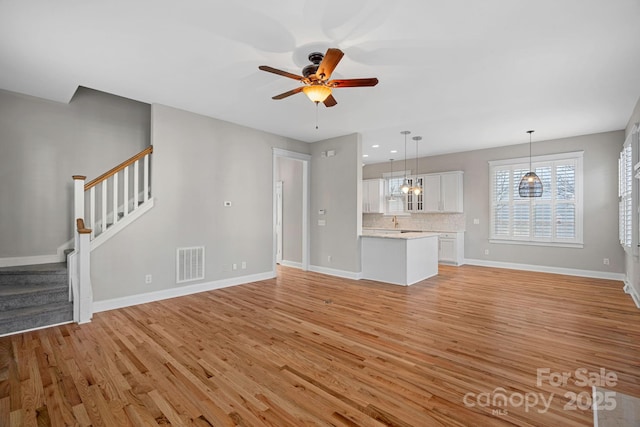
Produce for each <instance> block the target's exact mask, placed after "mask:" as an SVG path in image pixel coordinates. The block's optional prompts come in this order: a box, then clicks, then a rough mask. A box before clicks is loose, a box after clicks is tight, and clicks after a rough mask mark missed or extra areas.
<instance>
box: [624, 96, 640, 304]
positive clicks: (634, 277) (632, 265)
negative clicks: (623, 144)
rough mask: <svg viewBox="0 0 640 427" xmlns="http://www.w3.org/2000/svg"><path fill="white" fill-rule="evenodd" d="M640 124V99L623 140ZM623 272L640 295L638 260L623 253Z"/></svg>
mask: <svg viewBox="0 0 640 427" xmlns="http://www.w3.org/2000/svg"><path fill="white" fill-rule="evenodd" d="M638 122H640V99H638V102H637V103H636V107H635V108H634V110H633V113H631V118H630V119H629V123H628V124H627V128H626V129H625V133H624V135H625V139H626V137H627V136H628V135H629V134H630V133H631V130H632V128H633V126H634V125H635V124H636V123H638ZM638 182H639V181H637V180H634V184H637V183H638ZM625 272H626V276H627V281H628V282H629V283H630V284H631V286H633V288H634V289H635V291H636V294H637V295H640V260H639V259H638V257H637V256H633V255H626V252H625Z"/></svg>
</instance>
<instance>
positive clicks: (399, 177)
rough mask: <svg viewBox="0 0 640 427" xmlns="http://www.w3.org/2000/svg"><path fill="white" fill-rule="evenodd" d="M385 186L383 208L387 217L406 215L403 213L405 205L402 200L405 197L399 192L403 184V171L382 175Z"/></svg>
mask: <svg viewBox="0 0 640 427" xmlns="http://www.w3.org/2000/svg"><path fill="white" fill-rule="evenodd" d="M382 176H383V178H384V180H385V181H384V182H385V186H384V196H385V203H386V205H385V207H386V214H387V215H403V214H405V213H406V211H405V203H404V198H405V195H404V193H402V191H401V190H400V187H401V186H402V183H403V182H404V176H405V172H404V171H397V172H393V175H391V173H390V172H387V173H384V174H383V175H382Z"/></svg>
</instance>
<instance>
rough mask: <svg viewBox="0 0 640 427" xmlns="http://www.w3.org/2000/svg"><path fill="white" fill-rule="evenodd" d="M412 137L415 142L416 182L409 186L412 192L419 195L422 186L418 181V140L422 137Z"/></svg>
mask: <svg viewBox="0 0 640 427" xmlns="http://www.w3.org/2000/svg"><path fill="white" fill-rule="evenodd" d="M412 139H413V140H414V141H415V142H416V178H415V180H416V182H415V185H414V186H413V187H411V191H412V192H413V194H415V195H416V196H418V195H420V193H422V187H420V183H418V142H419V141H420V140H421V139H422V137H421V136H414V137H413V138H412Z"/></svg>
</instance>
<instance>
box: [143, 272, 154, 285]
mask: <svg viewBox="0 0 640 427" xmlns="http://www.w3.org/2000/svg"><path fill="white" fill-rule="evenodd" d="M151 282H153V276H151V275H150V274H147V275H146V276H144V283H147V284H149V283H151Z"/></svg>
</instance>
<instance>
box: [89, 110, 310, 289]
mask: <svg viewBox="0 0 640 427" xmlns="http://www.w3.org/2000/svg"><path fill="white" fill-rule="evenodd" d="M152 142H153V145H154V153H153V159H152V180H153V188H154V198H155V206H154V208H153V209H151V211H149V212H148V213H147V214H145V215H144V216H143V217H141V218H140V219H138V220H137V221H135V222H134V223H133V224H131V225H130V226H129V227H127V228H126V229H124V230H123V231H122V232H120V233H119V234H117V235H116V236H114V237H113V238H112V239H111V240H109V241H108V242H107V243H105V244H104V245H102V246H100V247H99V248H97V249H96V250H94V251H93V252H92V254H91V260H92V267H91V268H92V271H91V277H92V283H93V289H94V299H95V300H96V301H101V300H106V299H111V298H116V297H123V296H129V295H135V294H142V293H148V292H153V291H158V290H163V289H169V288H175V287H178V286H181V285H177V284H176V268H175V263H176V261H175V259H176V249H177V248H178V247H190V246H204V247H205V253H206V269H205V270H206V271H205V273H206V274H205V279H204V282H209V281H215V280H221V279H227V278H233V277H239V276H247V275H251V274H259V273H265V272H271V271H272V263H273V257H274V254H273V187H272V182H273V181H272V179H273V178H272V175H273V157H272V147H278V148H282V149H287V150H291V151H297V152H301V153H306V154H308V153H309V149H310V147H309V144H306V143H303V142H298V141H294V140H291V139H287V138H284V137H280V136H277V135H273V134H268V133H265V132H261V131H257V130H254V129H250V128H246V127H242V126H239V125H235V124H232V123H228V122H223V121H220V120H216V119H212V118H209V117H204V116H200V115H196V114H193V113H189V112H186V111H181V110H177V109H173V108H170V107H165V106H161V105H153V106H152ZM226 200H228V201H231V202H232V206H231V207H224V206H223V202H224V201H226ZM243 261H245V262H246V263H247V268H246V269H245V270H242V269H241V268H240V265H241V263H242V262H243ZM233 263H237V264H238V270H235V271H233V270H232V269H231V265H232V264H233ZM146 274H151V275H152V276H153V282H152V283H151V284H145V283H144V276H145V275H146ZM192 283H197V282H189V283H186V284H187V285H190V284H192Z"/></svg>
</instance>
